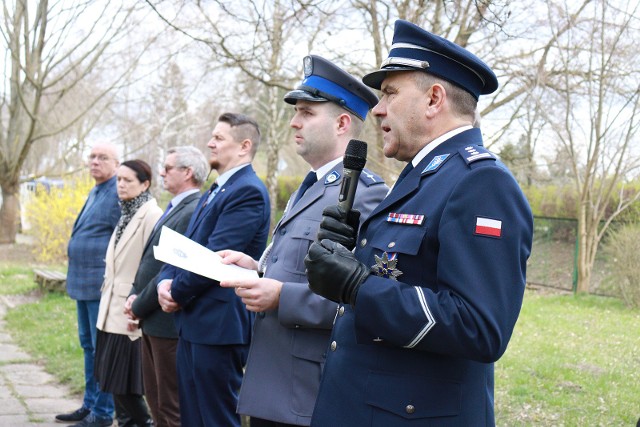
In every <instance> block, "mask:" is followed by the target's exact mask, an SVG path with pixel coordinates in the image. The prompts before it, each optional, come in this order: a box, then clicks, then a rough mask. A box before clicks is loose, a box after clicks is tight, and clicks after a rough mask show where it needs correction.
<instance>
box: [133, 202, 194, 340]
mask: <svg viewBox="0 0 640 427" xmlns="http://www.w3.org/2000/svg"><path fill="white" fill-rule="evenodd" d="M199 199H200V195H199V194H198V193H193V194H190V195H188V196H187V197H185V198H184V199H183V200H181V201H180V203H179V204H178V205H177V206H174V207H173V209H171V211H170V212H169V213H168V214H167V216H165V217H164V218H162V219H161V220H160V222H159V223H158V224H157V225H156V226H155V228H154V230H153V232H152V233H151V237H149V240H148V241H147V243H146V245H145V247H144V251H143V253H142V259H141V261H140V266H139V267H138V272H137V273H136V277H135V279H134V281H133V289H132V290H131V293H132V294H136V295H137V298H136V299H135V300H134V302H133V305H132V310H133V313H134V314H135V315H136V317H138V318H139V319H141V320H140V323H141V325H142V332H143V333H144V334H145V335H149V336H152V337H161V338H178V333H177V332H176V327H175V324H174V321H173V315H172V314H171V313H165V312H164V311H162V309H161V308H160V304H158V291H157V287H156V283H158V280H157V276H158V273H159V272H160V269H161V268H162V266H163V265H164V264H163V263H162V262H161V261H158V260H157V259H156V258H155V256H154V255H153V247H154V246H156V245H157V244H158V242H159V241H160V233H161V230H162V227H163V226H164V227H168V228H170V229H172V230H175V231H177V232H178V233H180V234H184V232H185V231H187V226H188V225H189V220H190V219H191V215H192V214H193V211H194V210H195V208H196V206H197V205H198V200H199Z"/></svg>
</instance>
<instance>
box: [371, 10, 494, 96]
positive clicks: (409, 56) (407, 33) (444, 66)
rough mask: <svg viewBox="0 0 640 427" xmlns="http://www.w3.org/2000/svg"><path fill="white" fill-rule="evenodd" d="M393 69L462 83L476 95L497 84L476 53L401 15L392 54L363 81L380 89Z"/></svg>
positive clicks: (397, 22) (491, 89)
mask: <svg viewBox="0 0 640 427" xmlns="http://www.w3.org/2000/svg"><path fill="white" fill-rule="evenodd" d="M394 71H424V72H426V73H429V74H433V75H434V76H436V77H439V78H441V79H444V80H447V81H448V82H450V83H453V84H454V85H456V86H458V87H461V88H462V89H464V90H466V91H467V92H469V93H470V94H471V95H473V96H474V97H475V98H476V99H478V97H479V96H480V95H485V94H489V93H491V92H493V91H495V90H496V89H497V88H498V79H497V78H496V75H495V74H494V72H493V71H492V70H491V68H489V66H487V64H485V63H484V62H483V61H482V60H481V59H479V58H478V57H477V56H475V55H474V54H472V53H471V52H469V51H467V50H466V49H464V48H462V47H460V46H458V45H457V44H455V43H452V42H450V41H449V40H447V39H444V38H442V37H439V36H436V35H435V34H431V33H429V32H428V31H425V30H423V29H422V28H420V27H418V26H417V25H415V24H412V23H411V22H408V21H403V20H401V19H399V20H397V21H396V24H395V28H394V32H393V43H392V45H391V50H390V51H389V57H388V58H387V59H386V60H385V61H384V62H383V63H382V65H381V66H380V70H378V71H374V72H372V73H369V74H367V75H366V76H364V77H363V78H362V81H363V82H364V83H365V84H366V85H367V86H369V87H372V88H374V89H380V86H381V85H382V81H383V80H384V79H385V77H386V76H387V73H390V72H394Z"/></svg>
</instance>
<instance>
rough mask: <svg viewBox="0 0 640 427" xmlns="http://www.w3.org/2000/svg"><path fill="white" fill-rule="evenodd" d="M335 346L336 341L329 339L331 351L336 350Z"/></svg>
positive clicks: (336, 346)
mask: <svg viewBox="0 0 640 427" xmlns="http://www.w3.org/2000/svg"><path fill="white" fill-rule="evenodd" d="M336 348H338V343H337V342H335V341H331V351H336Z"/></svg>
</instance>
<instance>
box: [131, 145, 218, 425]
mask: <svg viewBox="0 0 640 427" xmlns="http://www.w3.org/2000/svg"><path fill="white" fill-rule="evenodd" d="M208 172H209V165H208V164H207V159H206V158H205V156H204V154H202V152H201V151H200V150H198V149H197V148H195V147H189V146H183V147H174V148H170V149H169V150H168V151H167V157H166V159H165V162H164V167H163V168H162V169H161V170H160V176H161V177H162V184H163V186H164V189H165V190H167V191H168V192H169V193H171V194H172V195H173V198H172V199H171V201H170V202H169V204H168V205H167V209H166V210H165V213H164V214H163V215H162V217H161V218H160V220H159V221H158V223H157V224H156V228H155V230H154V231H153V233H152V234H151V236H150V237H149V240H148V241H147V244H146V246H145V248H144V252H143V254H142V258H141V260H140V266H139V267H138V272H137V273H136V278H135V280H134V282H133V289H132V290H131V295H130V296H129V299H128V300H127V304H126V306H125V310H126V313H127V315H128V316H129V318H130V319H131V320H134V321H135V320H138V319H139V320H140V324H141V327H142V374H143V375H142V379H143V382H144V390H145V396H146V399H147V404H148V405H149V409H151V415H152V417H153V421H154V423H155V426H156V427H178V426H180V405H179V400H178V377H177V372H176V350H177V348H178V332H177V331H176V327H175V323H174V321H173V315H172V314H170V313H165V312H164V311H162V308H161V307H160V304H159V303H158V292H157V289H156V282H157V275H158V273H159V272H160V269H161V268H162V265H163V263H162V262H160V261H158V260H156V259H155V257H154V255H153V247H154V246H156V245H158V242H159V241H160V231H161V229H162V227H163V226H164V227H168V228H171V229H172V230H175V231H177V232H178V233H180V234H184V233H185V232H186V231H187V226H188V225H189V220H190V219H191V215H192V214H193V211H194V210H195V209H196V207H197V205H198V200H199V199H200V187H201V186H202V184H203V183H204V181H205V180H206V178H207V174H208Z"/></svg>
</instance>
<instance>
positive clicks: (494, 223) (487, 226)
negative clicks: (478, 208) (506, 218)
mask: <svg viewBox="0 0 640 427" xmlns="http://www.w3.org/2000/svg"><path fill="white" fill-rule="evenodd" d="M475 234H477V235H479V236H489V237H502V221H500V220H497V219H491V218H483V217H481V216H479V217H477V218H476V231H475Z"/></svg>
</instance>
